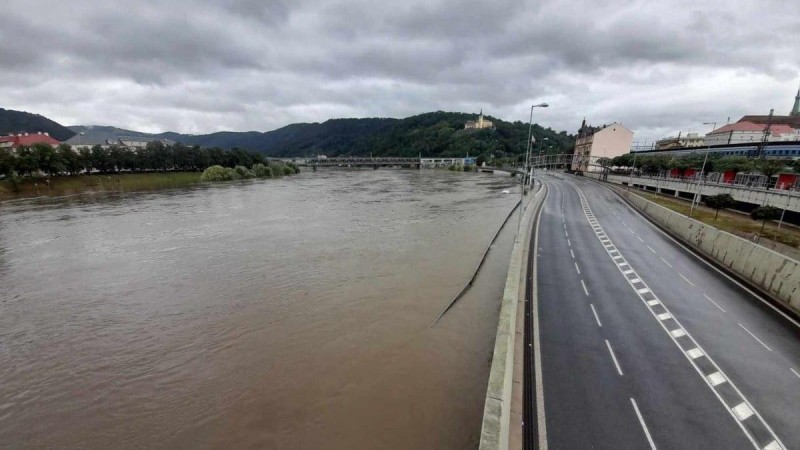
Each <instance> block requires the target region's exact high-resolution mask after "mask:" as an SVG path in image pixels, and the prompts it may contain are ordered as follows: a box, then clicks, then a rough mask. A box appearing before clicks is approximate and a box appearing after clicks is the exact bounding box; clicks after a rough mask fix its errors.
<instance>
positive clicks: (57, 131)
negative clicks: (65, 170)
mask: <svg viewBox="0 0 800 450" xmlns="http://www.w3.org/2000/svg"><path fill="white" fill-rule="evenodd" d="M39 131H41V132H46V133H47V134H49V135H50V136H52V137H53V138H55V139H58V140H59V141H66V140H67V139H69V138H71V137H72V136H73V135H74V134H75V133H74V132H73V131H71V130H70V129H69V128H67V127H65V126H63V125H61V124H59V123H57V122H54V121H52V120H50V119H48V118H47V117H44V116H41V115H39V114H33V113H29V112H25V111H14V110H13V109H3V108H0V135H7V134H9V133H21V132H27V133H36V132H39Z"/></svg>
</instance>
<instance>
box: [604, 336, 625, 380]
mask: <svg viewBox="0 0 800 450" xmlns="http://www.w3.org/2000/svg"><path fill="white" fill-rule="evenodd" d="M606 346H607V347H608V353H610V354H611V359H612V360H613V361H614V366H615V367H616V368H617V373H618V374H619V376H622V367H620V366H619V361H617V357H616V355H614V349H613V348H611V343H610V342H608V339H606Z"/></svg>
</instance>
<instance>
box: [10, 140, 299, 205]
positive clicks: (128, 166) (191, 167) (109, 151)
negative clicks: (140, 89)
mask: <svg viewBox="0 0 800 450" xmlns="http://www.w3.org/2000/svg"><path fill="white" fill-rule="evenodd" d="M209 169H213V170H211V171H210V172H209V173H208V174H206V172H208V171H209ZM297 172H299V168H298V167H297V166H296V165H294V164H292V163H284V162H282V161H279V160H268V159H267V158H265V157H264V156H263V155H261V154H259V153H254V152H248V151H245V150H240V149H233V150H229V151H225V150H222V149H220V148H209V149H206V148H200V147H187V146H184V145H181V144H175V145H164V144H163V143H162V142H158V141H154V142H150V143H148V144H147V146H146V147H145V148H143V149H139V150H137V151H133V150H131V149H128V148H125V147H119V146H114V145H112V146H109V147H101V146H99V145H97V146H94V147H92V148H82V149H80V150H77V151H76V150H74V149H73V148H71V147H70V146H69V145H66V144H61V145H59V146H58V147H56V148H53V147H51V146H49V145H46V144H37V145H33V146H30V147H20V148H19V149H17V151H16V152H13V153H12V152H11V151H10V149H0V200H6V199H12V198H20V197H34V196H43V195H52V196H58V195H69V194H76V193H81V192H100V191H120V192H126V191H148V190H158V189H169V188H179V187H185V186H190V185H192V184H195V183H199V182H201V181H227V180H240V179H248V178H256V177H258V178H269V177H279V176H284V175H291V174H294V173H297Z"/></svg>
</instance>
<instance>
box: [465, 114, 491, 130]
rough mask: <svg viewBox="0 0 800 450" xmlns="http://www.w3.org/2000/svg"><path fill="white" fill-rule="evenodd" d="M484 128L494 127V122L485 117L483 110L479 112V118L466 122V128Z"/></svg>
mask: <svg viewBox="0 0 800 450" xmlns="http://www.w3.org/2000/svg"><path fill="white" fill-rule="evenodd" d="M482 128H494V124H493V123H492V122H491V121H489V120H486V119H484V118H483V110H481V112H480V114H478V120H469V121H467V123H465V124H464V129H465V130H480V129H482Z"/></svg>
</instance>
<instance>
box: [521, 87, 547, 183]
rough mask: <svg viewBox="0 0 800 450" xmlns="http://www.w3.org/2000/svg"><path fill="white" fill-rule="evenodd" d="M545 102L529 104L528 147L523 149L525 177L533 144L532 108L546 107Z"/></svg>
mask: <svg viewBox="0 0 800 450" xmlns="http://www.w3.org/2000/svg"><path fill="white" fill-rule="evenodd" d="M548 106H550V105H548V104H547V103H539V104H538V105H531V116H530V118H529V119H528V149H527V150H526V151H525V175H526V177H527V174H528V170H529V168H528V166H529V165H530V162H531V161H530V159H531V145H532V144H533V139H532V138H533V108H547V107H548Z"/></svg>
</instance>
